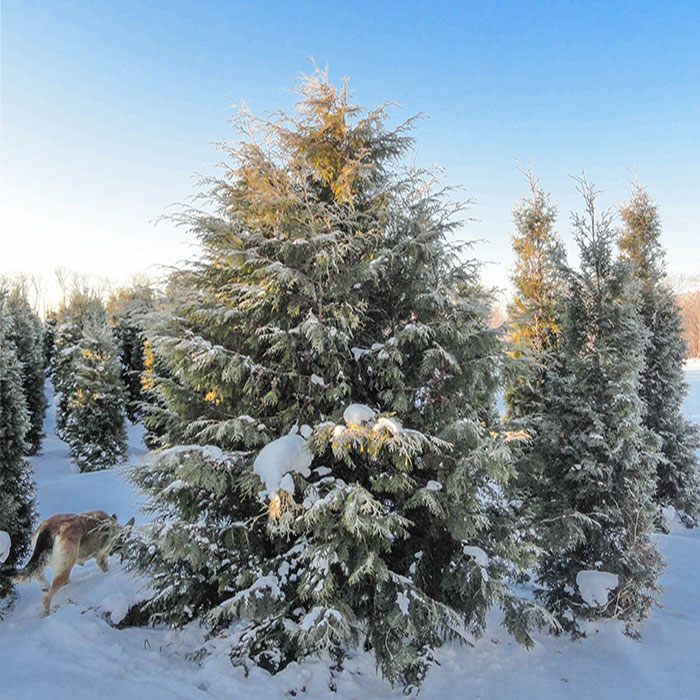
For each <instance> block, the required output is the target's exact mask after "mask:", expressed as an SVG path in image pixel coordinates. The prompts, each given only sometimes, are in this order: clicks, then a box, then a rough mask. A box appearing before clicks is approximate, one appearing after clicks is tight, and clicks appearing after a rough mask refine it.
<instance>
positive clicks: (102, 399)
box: [63, 321, 126, 471]
mask: <svg viewBox="0 0 700 700" xmlns="http://www.w3.org/2000/svg"><path fill="white" fill-rule="evenodd" d="M72 370H73V373H74V374H73V383H72V391H71V392H70V393H69V394H68V397H67V399H68V400H67V408H68V418H67V420H66V422H65V426H64V430H63V435H64V440H66V442H67V443H68V445H69V447H70V453H71V457H72V458H73V460H74V461H75V463H76V464H77V465H78V467H80V471H95V470H98V469H106V468H108V467H111V466H113V465H114V464H117V463H118V462H120V461H121V460H123V459H124V458H125V457H126V432H125V428H124V422H125V413H124V396H123V389H122V386H121V380H120V366H119V362H118V360H117V351H116V347H115V344H114V339H113V337H112V333H111V329H110V327H109V326H107V325H106V324H104V323H101V322H99V321H88V322H87V323H86V324H85V328H84V329H83V334H82V336H81V338H80V340H79V341H78V344H77V346H76V351H75V353H74V354H73V362H72Z"/></svg>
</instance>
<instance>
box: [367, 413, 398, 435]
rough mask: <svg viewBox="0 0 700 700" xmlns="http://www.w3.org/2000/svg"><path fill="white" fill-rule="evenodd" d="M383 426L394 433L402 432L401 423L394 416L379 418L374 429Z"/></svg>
mask: <svg viewBox="0 0 700 700" xmlns="http://www.w3.org/2000/svg"><path fill="white" fill-rule="evenodd" d="M382 428H385V429H386V430H388V431H389V432H390V433H391V434H392V435H398V434H399V433H400V432H401V423H399V421H397V420H394V419H393V418H384V417H382V418H378V419H377V422H376V423H375V424H374V428H373V430H381V429H382Z"/></svg>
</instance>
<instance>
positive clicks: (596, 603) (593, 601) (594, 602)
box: [576, 569, 620, 608]
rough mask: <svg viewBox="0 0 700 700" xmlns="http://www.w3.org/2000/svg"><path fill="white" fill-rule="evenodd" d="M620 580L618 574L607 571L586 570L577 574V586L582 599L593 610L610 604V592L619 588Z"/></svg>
mask: <svg viewBox="0 0 700 700" xmlns="http://www.w3.org/2000/svg"><path fill="white" fill-rule="evenodd" d="M619 582H620V580H619V578H618V576H617V574H611V573H609V572H607V571H595V570H593V569H584V570H583V571H579V572H578V573H577V574H576V585H577V586H578V590H579V593H581V597H582V598H583V599H584V600H585V601H586V603H588V605H590V606H591V607H592V608H597V607H600V606H601V605H605V604H606V603H607V602H608V595H609V593H610V591H612V590H614V589H615V588H617V586H618V584H619Z"/></svg>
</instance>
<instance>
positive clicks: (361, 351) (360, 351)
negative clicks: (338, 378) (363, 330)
mask: <svg viewBox="0 0 700 700" xmlns="http://www.w3.org/2000/svg"><path fill="white" fill-rule="evenodd" d="M350 352H351V353H352V358H353V360H355V362H358V361H359V359H360V358H361V357H363V356H364V355H369V354H370V353H371V352H372V351H371V350H367V349H366V348H350Z"/></svg>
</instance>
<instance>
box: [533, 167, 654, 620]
mask: <svg viewBox="0 0 700 700" xmlns="http://www.w3.org/2000/svg"><path fill="white" fill-rule="evenodd" d="M580 185H581V191H582V193H583V196H584V201H585V205H586V210H585V214H584V215H578V214H574V215H573V216H572V221H573V228H574V235H575V237H576V240H577V243H578V245H579V250H580V255H581V270H580V272H578V273H575V272H573V271H572V272H570V274H569V284H568V291H567V297H566V308H565V314H564V317H563V320H562V345H561V349H560V351H559V352H558V353H557V359H556V362H554V363H552V364H551V365H550V367H549V370H548V374H549V377H548V384H549V386H550V387H551V390H550V391H548V392H547V401H548V406H547V410H546V413H545V415H546V419H545V420H544V421H543V424H542V426H541V430H540V437H539V443H540V445H541V448H542V452H543V457H544V460H543V461H544V474H543V475H544V478H543V480H542V482H541V488H542V492H541V494H540V500H541V504H542V505H541V509H540V512H541V517H542V525H544V526H546V527H547V536H548V539H549V543H548V553H547V555H546V556H545V557H544V558H543V560H542V561H541V563H540V566H539V570H538V580H539V583H540V586H541V589H540V591H539V594H540V596H541V597H542V598H543V599H544V600H545V601H546V603H547V605H548V607H549V608H550V610H551V611H552V612H554V613H555V614H556V615H557V617H558V618H559V620H560V622H561V624H562V625H563V626H564V627H565V628H566V629H569V630H571V631H573V632H577V630H578V625H577V622H576V618H579V617H583V618H590V617H598V616H610V617H612V616H614V617H619V618H621V619H624V620H627V621H629V622H634V621H636V620H639V619H642V618H644V617H645V616H646V615H648V614H649V612H650V609H651V606H652V604H653V602H654V596H655V594H656V591H657V579H658V576H659V574H660V570H661V559H660V556H659V554H658V552H657V551H656V548H655V545H654V543H653V541H652V540H651V534H652V531H653V515H654V507H653V502H652V496H653V493H654V473H655V468H656V461H657V458H658V455H657V453H656V452H655V449H656V446H657V444H656V441H655V439H654V436H653V435H651V434H650V433H649V432H648V431H647V430H646V429H645V427H644V425H643V408H644V406H643V403H642V401H641V399H640V398H639V382H640V376H641V373H642V371H643V368H644V352H645V348H646V344H647V340H648V333H647V331H646V329H645V327H644V323H643V320H642V317H641V315H640V312H639V291H638V285H637V283H636V281H635V279H634V275H633V270H632V268H631V266H630V265H629V263H627V262H624V261H616V260H615V259H614V258H613V253H612V245H613V231H612V223H611V218H610V215H609V214H607V213H605V214H603V215H602V216H600V218H598V216H597V214H596V209H595V200H596V196H597V193H596V192H595V190H594V189H593V186H592V185H589V184H588V183H586V181H585V180H581V181H580ZM589 571H598V572H600V571H603V572H606V573H608V574H612V575H613V576H617V579H616V581H617V584H616V585H612V586H611V587H612V588H614V590H613V591H612V592H611V595H610V598H609V599H608V600H607V601H606V600H598V602H599V603H600V605H598V606H595V605H591V604H590V601H587V600H586V598H585V595H584V592H583V590H582V589H581V588H580V587H579V586H578V584H579V583H580V580H579V578H578V577H579V574H581V573H582V572H589Z"/></svg>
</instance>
